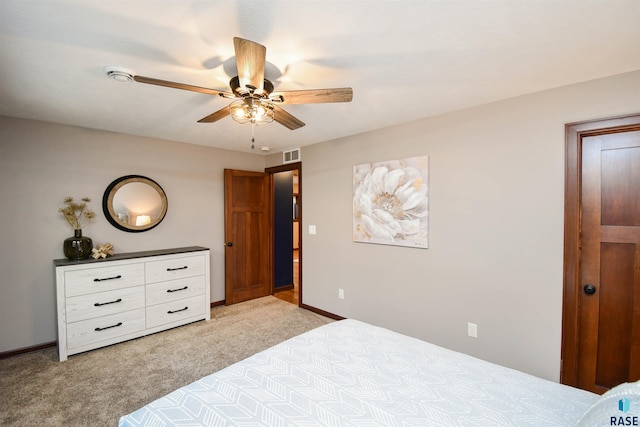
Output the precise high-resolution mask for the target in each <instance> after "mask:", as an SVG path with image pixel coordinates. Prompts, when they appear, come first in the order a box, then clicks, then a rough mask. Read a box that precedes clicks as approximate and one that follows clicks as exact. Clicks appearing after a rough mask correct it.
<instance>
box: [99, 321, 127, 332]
mask: <svg viewBox="0 0 640 427" xmlns="http://www.w3.org/2000/svg"><path fill="white" fill-rule="evenodd" d="M118 326H122V322H118V323H116V324H115V325H111V326H105V327H104V328H96V329H95V331H96V332H100V331H104V330H107V329H111V328H117V327H118Z"/></svg>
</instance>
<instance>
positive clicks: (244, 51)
mask: <svg viewBox="0 0 640 427" xmlns="http://www.w3.org/2000/svg"><path fill="white" fill-rule="evenodd" d="M233 46H234V49H235V54H236V65H237V70H238V75H237V76H235V77H233V78H232V79H231V80H230V82H229V86H230V88H231V91H222V90H216V89H209V88H205V87H200V86H193V85H189V84H184V83H176V82H170V81H167V80H159V79H155V78H152V77H144V76H133V79H134V80H135V81H136V82H139V83H147V84H152V85H157V86H165V87H171V88H174V89H182V90H189V91H192V92H199V93H204V94H207V95H214V96H220V97H223V98H228V99H233V100H235V101H234V102H232V103H231V104H229V105H227V106H226V107H224V108H221V109H220V110H218V111H216V112H215V113H212V114H209V115H208V116H206V117H204V118H202V119H200V120H198V122H199V123H213V122H216V121H218V120H220V119H222V118H224V117H227V116H231V117H232V118H233V119H234V120H236V121H237V122H240V123H251V124H261V123H268V122H271V121H273V120H275V121H276V122H278V123H280V124H281V125H283V126H285V127H287V128H289V129H291V130H294V129H298V128H300V127H302V126H304V123H303V122H302V121H301V120H299V119H298V118H296V117H294V116H293V115H291V114H289V113H288V112H286V111H285V110H284V109H283V108H281V107H280V105H279V104H283V105H284V104H315V103H330V102H350V101H351V100H352V98H353V90H352V89H351V88H334V89H311V90H290V91H274V86H273V83H271V82H270V81H269V80H267V79H265V75H264V70H265V63H266V54H267V48H266V47H264V46H263V45H261V44H259V43H256V42H253V41H251V40H246V39H242V38H240V37H234V38H233Z"/></svg>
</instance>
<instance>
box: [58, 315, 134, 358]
mask: <svg viewBox="0 0 640 427" xmlns="http://www.w3.org/2000/svg"><path fill="white" fill-rule="evenodd" d="M144 327H145V319H144V308H140V309H138V310H131V311H125V312H123V313H117V314H112V315H109V316H103V317H97V318H95V319H89V320H83V321H81V322H74V323H69V324H67V348H68V349H69V350H70V351H73V350H74V349H75V348H79V347H84V346H87V345H90V344H93V343H97V342H100V341H108V340H112V339H114V338H117V337H119V336H121V335H126V334H129V333H133V332H138V331H142V330H144ZM105 345H107V344H105Z"/></svg>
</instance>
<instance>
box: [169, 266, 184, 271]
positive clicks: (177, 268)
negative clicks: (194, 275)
mask: <svg viewBox="0 0 640 427" xmlns="http://www.w3.org/2000/svg"><path fill="white" fill-rule="evenodd" d="M187 268H189V266H188V265H185V266H184V267H176V268H167V271H176V270H186V269H187Z"/></svg>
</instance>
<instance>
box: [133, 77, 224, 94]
mask: <svg viewBox="0 0 640 427" xmlns="http://www.w3.org/2000/svg"><path fill="white" fill-rule="evenodd" d="M133 79H134V80H135V81H137V82H138V83H147V84H151V85H156V86H164V87H172V88H174V89H182V90H190V91H191V92H199V93H204V94H207V95H216V96H223V97H225V98H235V95H233V94H232V93H230V92H224V91H220V90H215V89H209V88H206V87H200V86H193V85H188V84H184V83H176V82H170V81H168V80H160V79H154V78H152V77H144V76H133Z"/></svg>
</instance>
